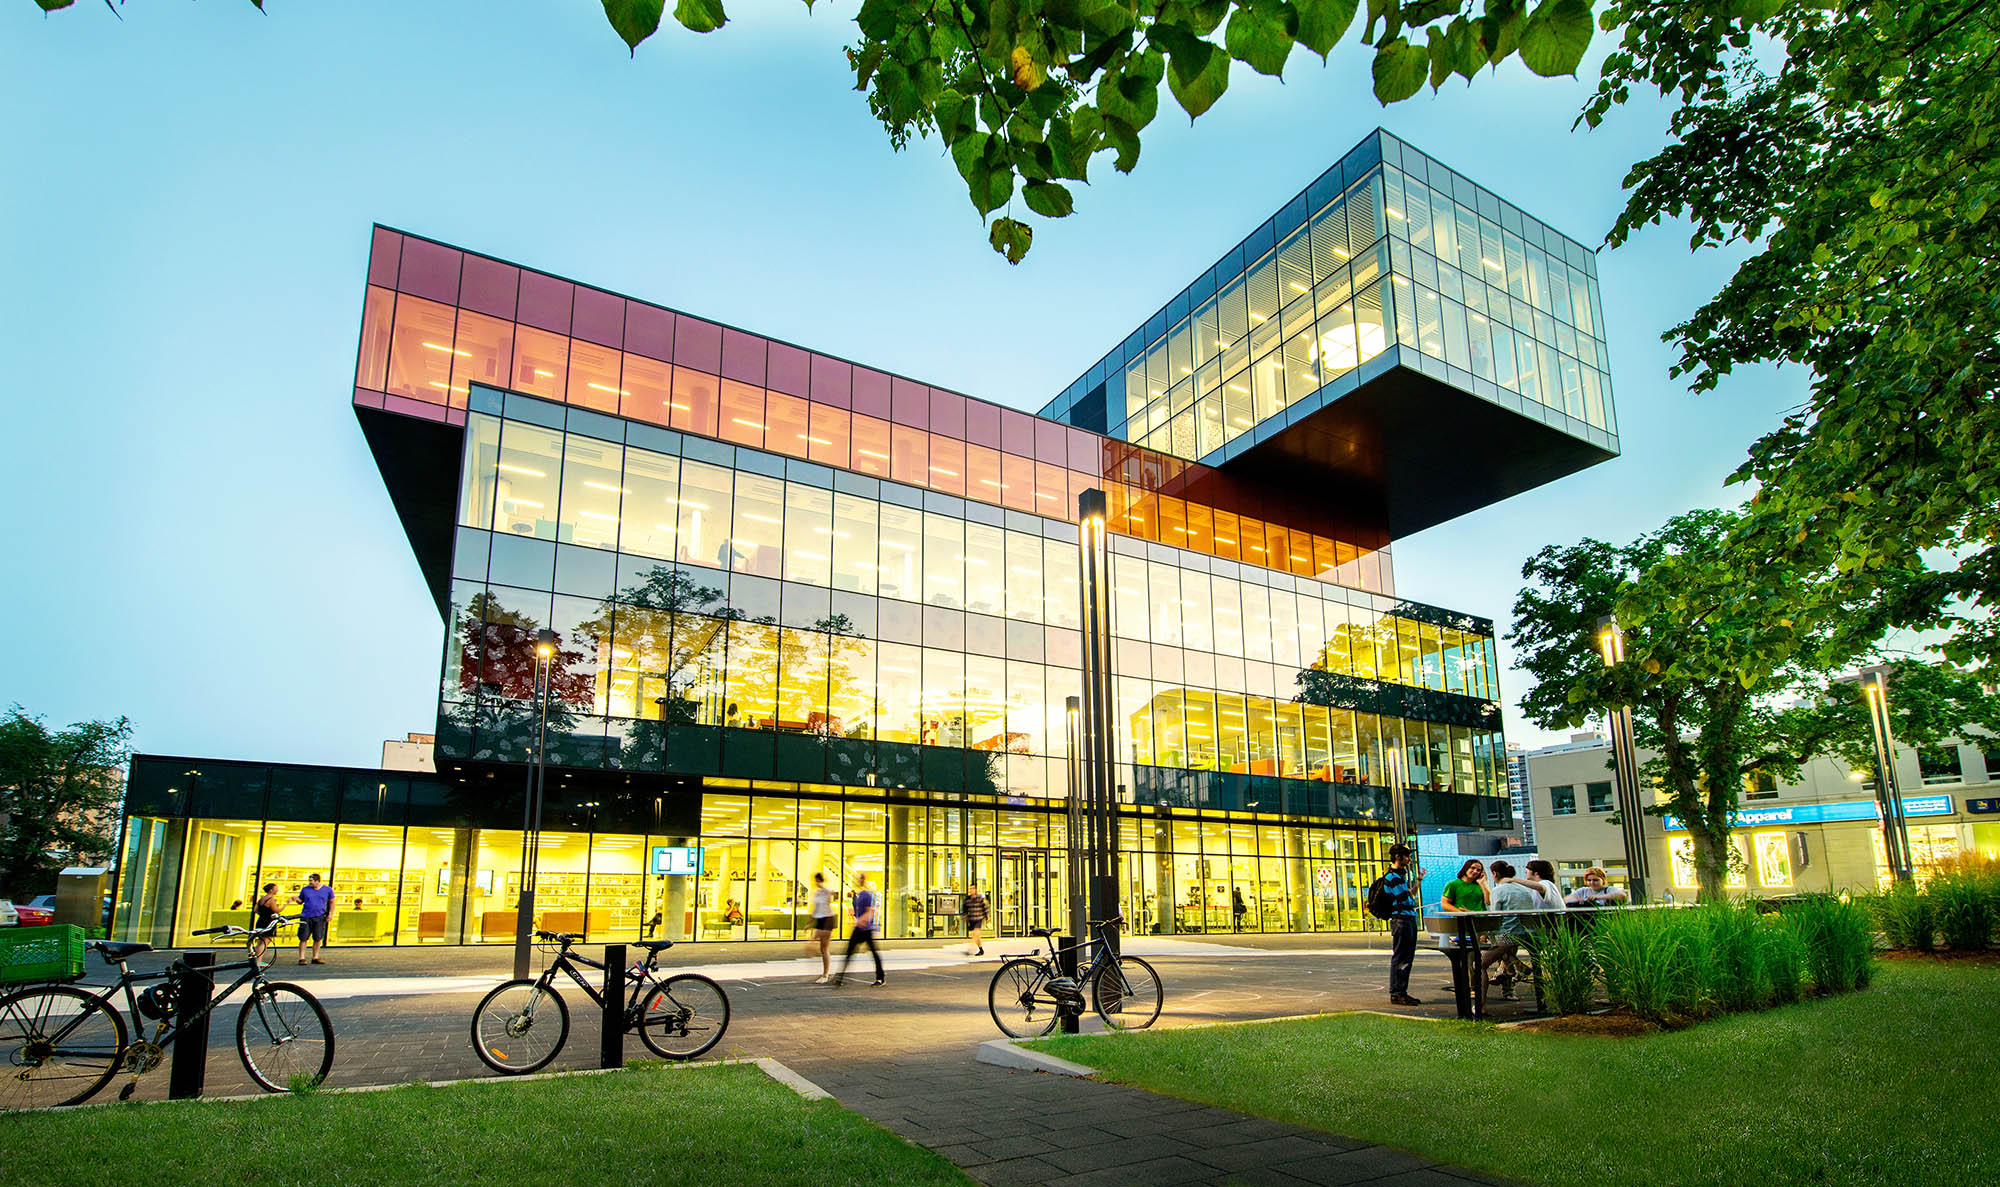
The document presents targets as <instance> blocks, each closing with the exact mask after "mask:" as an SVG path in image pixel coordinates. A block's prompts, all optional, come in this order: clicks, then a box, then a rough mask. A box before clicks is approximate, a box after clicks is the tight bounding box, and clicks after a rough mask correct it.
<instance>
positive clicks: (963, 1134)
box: [92, 936, 1486, 1187]
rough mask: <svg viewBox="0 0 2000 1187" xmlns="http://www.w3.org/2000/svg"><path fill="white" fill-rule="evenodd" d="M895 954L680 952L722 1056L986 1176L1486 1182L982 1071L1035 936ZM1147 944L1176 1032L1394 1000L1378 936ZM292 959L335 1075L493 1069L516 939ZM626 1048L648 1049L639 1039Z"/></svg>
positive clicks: (591, 1021)
mask: <svg viewBox="0 0 2000 1187" xmlns="http://www.w3.org/2000/svg"><path fill="white" fill-rule="evenodd" d="M885 947H887V948H888V951H887V952H886V954H885V955H886V957H887V960H888V962H889V972H888V984H886V985H884V986H882V987H880V988H874V987H871V986H869V985H868V984H867V981H866V978H865V977H864V978H860V979H851V980H849V982H848V983H847V985H846V987H844V988H841V989H838V990H834V989H829V988H825V987H821V986H815V985H813V984H812V983H811V981H812V978H813V977H814V976H815V975H817V973H818V962H817V961H816V960H813V961H810V962H809V961H806V960H803V959H798V955H799V953H800V951H801V948H802V946H795V945H791V944H786V945H771V944H740V945H721V944H704V945H700V946H687V947H683V948H680V949H676V950H675V951H674V952H672V953H670V954H669V956H668V957H667V959H665V960H663V962H662V963H663V964H672V965H674V966H676V967H683V968H699V969H701V970H702V971H705V972H708V973H709V974H710V975H713V976H715V977H717V978H718V979H719V980H722V981H723V983H724V985H725V988H726V989H727V991H728V993H729V996H730V1004H731V1007H732V1011H733V1015H732V1018H731V1021H730V1025H729V1031H728V1034H727V1036H726V1037H725V1039H724V1041H723V1043H722V1045H721V1047H720V1048H718V1050H717V1054H718V1055H722V1056H727V1057H758V1056H768V1057H771V1058H775V1059H778V1060H780V1061H782V1062H783V1063H785V1064H786V1065H788V1066H789V1067H791V1068H792V1069H793V1070H795V1071H797V1072H798V1073H799V1074H801V1075H803V1076H805V1077H806V1078H807V1079H809V1080H812V1081H813V1082H814V1083H816V1084H818V1085H820V1086H821V1087H823V1088H825V1089H826V1090H827V1091H829V1092H831V1093H833V1094H834V1096H835V1097H836V1098H838V1099H839V1100H840V1101H841V1103H843V1104H845V1105H846V1106H848V1107H849V1108H852V1109H854V1110H855V1111H856V1112H858V1113H860V1114H862V1115H863V1116H866V1117H868V1118H870V1119H872V1120H874V1121H876V1122H878V1123H880V1124H881V1125H883V1126H885V1127H887V1128H888V1129H890V1130H892V1131H894V1132H895V1133H898V1134H901V1135H902V1136H903V1137H905V1138H907V1139H909V1140H911V1141H914V1142H918V1143H920V1144H922V1145H925V1146H929V1147H931V1148H933V1149H936V1150H937V1151H939V1152H940V1153H942V1154H944V1155H946V1156H947V1157H949V1158H951V1159H952V1160H953V1161H954V1162H956V1163H958V1164H959V1165H960V1166H962V1167H963V1168H964V1169H965V1171H966V1173H968V1174H970V1175H971V1176H972V1177H974V1178H975V1179H978V1180H980V1181H982V1182H988V1183H1076V1184H1083V1183H1147V1184H1165V1183H1184V1182H1185V1183H1199V1182H1214V1183H1222V1182H1232V1183H1298V1182H1307V1183H1360V1182H1369V1183H1382V1184H1391V1183H1393V1184H1395V1185H1397V1187H1421V1185H1423V1184H1435V1185H1441V1187H1448V1185H1452V1184H1462V1183H1464V1182H1465V1181H1467V1180H1468V1179H1470V1180H1472V1181H1486V1180H1484V1179H1482V1178H1481V1177H1480V1176H1476V1175H1472V1174H1470V1173H1469V1172H1462V1171H1456V1170H1453V1169H1451V1168H1445V1167H1438V1166H1434V1165H1432V1164H1430V1163H1428V1162H1427V1161H1426V1160H1424V1159H1421V1158H1418V1157H1416V1156H1414V1155H1410V1154H1407V1153H1404V1152H1402V1151H1397V1150H1391V1149H1386V1148H1383V1147H1379V1146H1368V1145H1366V1144H1365V1143H1361V1142H1358V1141H1348V1140H1343V1139H1341V1138H1339V1137H1337V1136H1334V1135H1331V1134H1325V1133H1316V1132H1312V1131H1307V1130H1301V1129H1298V1128H1296V1127H1293V1126H1289V1125H1284V1124H1281V1123H1278V1122H1274V1121H1266V1120H1262V1119H1257V1118H1250V1117H1245V1116H1243V1115H1242V1114H1238V1113H1233V1112H1230V1111H1228V1110H1224V1109H1215V1108H1207V1107H1203V1106H1200V1105H1196V1104H1193V1103H1192V1102H1188V1101H1182V1100H1178V1099H1174V1098H1170V1097H1163V1096H1158V1095H1155V1094H1153V1093H1149V1092H1144V1091H1141V1090H1138V1089H1134V1088H1128V1087H1125V1086H1122V1085H1117V1084H1107V1083H1099V1082H1096V1081H1090V1080H1078V1079H1072V1078H1068V1077H1063V1076H1054V1075H1048V1074H1045V1073H1038V1072H1025V1071H1010V1070H1006V1069H1002V1068H996V1067H991V1066H988V1065H985V1064H981V1063H979V1062H977V1060H976V1058H975V1054H976V1051H977V1048H978V1045H979V1043H981V1042H982V1041H984V1040H987V1039H992V1038H998V1037H1001V1035H1000V1032H999V1030H998V1029H997V1028H996V1027H995V1026H994V1024H993V1021H992V1019H991V1017H990V1016H989V1015H988V1013H987V1009H986V990H987V984H988V982H989V981H990V979H991V977H992V974H993V970H994V968H995V967H996V964H997V960H996V957H998V956H1000V955H1002V954H1003V953H1006V952H1013V951H1021V950H1025V949H1026V948H1028V947H1029V944H1028V943H1027V942H1025V941H1018V940H1016V941H1008V942H1005V943H989V944H988V945H987V955H986V956H985V957H984V958H982V959H978V960H972V959H969V958H967V957H966V956H965V955H964V953H963V950H962V948H940V947H939V946H938V945H936V944H916V943H912V944H898V945H887V946H885ZM1129 947H1130V950H1131V951H1134V952H1136V953H1138V954H1140V955H1143V956H1145V957H1146V959H1148V960H1149V961H1151V962H1152V963H1153V964H1154V965H1155V967H1157V968H1158V969H1159V971H1160V975H1161V978H1162V980H1163V981H1164V983H1165V986H1166V1005H1165V1010H1164V1012H1163V1013H1162V1015H1161V1017H1160V1022H1159V1025H1160V1026H1188V1025H1196V1024H1201V1023H1211V1022H1218V1021H1229V1020H1246V1019H1256V1018H1271V1017H1280V1016H1284V1015H1290V1014H1302V1013H1317V1012H1324V1011H1330V1010H1343V1009H1376V1008H1380V1007H1382V1006H1383V1005H1384V1003H1385V999H1386V993H1385V991H1384V989H1383V985H1384V982H1385V978H1386V976H1387V967H1388V966H1387V952H1386V948H1385V942H1384V940H1383V939H1382V938H1381V937H1378V936H1370V937H1359V936H1286V937H1256V938H1250V937H1243V938H1235V937H1230V938H1227V940H1226V942H1216V941H1215V940H1213V939H1211V940H1204V941H1161V940H1143V939H1142V940H1135V941H1132V942H1131V943H1130V945H1129ZM586 951H590V952H592V954H593V955H594V953H595V950H594V949H586ZM225 959H227V957H225ZM862 959H863V961H864V962H865V960H866V957H865V956H864V957H863V958H862ZM292 960H293V958H292V956H291V954H290V953H289V952H286V953H281V955H280V957H279V960H278V963H277V964H275V965H274V966H273V974H274V975H275V976H278V977H282V978H287V979H294V980H299V981H302V982H307V983H309V984H310V985H311V986H312V988H313V989H314V990H315V992H317V993H319V994H320V995H321V996H322V999H323V1000H324V1002H325V1004H326V1007H327V1011H328V1013H329V1014H330V1015H331V1017H332V1019H333V1023H334V1029H335V1033H336V1036H337V1038H338V1042H339V1049H338V1055H337V1059H336V1061H335V1065H334V1073H333V1077H332V1083H333V1084H334V1085H336V1086H340V1085H360V1084H382V1083H397V1082H401V1081H407V1080H443V1079H456V1078H461V1077H472V1076H485V1075H491V1074H492V1073H491V1072H489V1071H488V1069H487V1068H486V1067H485V1065H484V1064H482V1063H480V1062H479V1060H478V1058H477V1056H475V1055H474V1054H473V1051H472V1047H471V1044H470V1041H469V1038H468V1028H469V1025H470V1021H471V1015H472V1010H473V1007H474V1005H475V1004H476V1003H477V1002H478V1000H479V996H480V994H482V993H484V992H485V990H486V989H488V988H490V987H491V986H492V985H493V984H494V983H495V982H496V981H497V980H499V979H502V978H504V977H506V976H507V975H508V974H509V972H510V970H511V953H510V951H508V950H505V949H493V948H477V949H459V948H442V949H432V950H428V951H411V950H409V949H402V950H394V951H391V950H374V951H369V950H354V949H348V950H334V951H332V952H330V953H329V954H328V961H329V963H328V964H326V965H324V966H319V967H312V966H308V967H306V968H300V967H298V966H297V965H295V964H293V963H292ZM835 962H836V967H837V966H838V953H837V952H836V956H835ZM92 963H93V965H94V966H97V962H96V961H95V959H94V958H93V961H92ZM135 963H136V962H135ZM97 967H101V966H97ZM539 967H540V966H539V963H538V964H537V968H539ZM295 974H296V975H295ZM1446 975H1447V974H1446V965H1445V962H1444V961H1443V960H1442V959H1441V958H1439V957H1436V956H1428V957H1424V958H1423V959H1420V960H1419V962H1418V966H1417V978H1416V981H1415V983H1414V988H1415V989H1416V991H1417V992H1418V993H1419V995H1420V996H1423V997H1424V999H1425V1002H1426V1004H1425V1005H1424V1006H1423V1007H1421V1008H1419V1009H1416V1010H1411V1011H1405V1012H1409V1013H1420V1014H1424V1015H1428V1016H1433V1017H1439V1018H1443V1017H1448V1016H1450V1014H1451V1006H1450V1003H1449V1000H1448V995H1447V994H1445V993H1443V992H1441V991H1440V989H1439V987H1440V985H1441V983H1442V981H1443V980H1444V979H1445V977H1446ZM92 979H95V978H94V977H93V978H92ZM565 997H566V1000H567V1001H568V1004H569V1006H570V1011H571V1018H572V1027H571V1032H570V1040H569V1043H568V1045H567V1046H566V1047H565V1048H564V1049H563V1052H562V1054H561V1055H560V1056H559V1057H558V1058H557V1060H556V1061H555V1063H553V1064H552V1065H551V1067H550V1070H561V1069H564V1068H584V1067H592V1066H595V1063H596V1059H597V1053H598V1035H599V1029H598V1019H597V1015H596V1012H595V1011H594V1009H593V1008H592V1007H591V1006H590V1003H589V1002H588V1001H586V1000H584V999H583V997H582V995H581V994H580V993H576V992H574V991H571V992H569V993H567V994H565ZM235 1014H236V1009H235V1006H234V1004H228V1005H225V1006H224V1007H223V1009H222V1011H221V1012H220V1015H219V1019H218V1023H217V1025H215V1026H214V1027H213V1028H212V1031H211V1036H210V1037H211V1058H210V1063H209V1079H208V1085H209V1091H210V1092H211V1093H212V1094H216V1095H221V1094H228V1093H237V1092H248V1091H251V1090H252V1089H251V1087H250V1085H249V1083H248V1080H247V1078H246V1077H245V1076H244V1074H243V1071H242V1068H241V1066H240V1065H239V1064H238V1063H237V1062H236V1058H235V1052H234V1050H233V1047H232V1046H231V1043H232V1042H233V1038H232V1035H233V1029H234V1025H235ZM627 1054H628V1055H629V1056H635V1057H649V1053H648V1052H646V1051H645V1049H644V1047H643V1046H642V1045H641V1044H640V1043H639V1042H638V1040H637V1038H636V1037H632V1038H629V1039H628V1041H627ZM166 1087H167V1078H166V1075H165V1073H164V1071H161V1072H159V1073H155V1074H154V1075H151V1076H148V1077H147V1078H146V1082H145V1083H144V1084H143V1086H142V1088H141V1091H140V1093H139V1095H140V1096H141V1097H146V1098H157V1097H162V1096H164V1095H165V1093H166ZM113 1091H115V1087H114V1088H113V1089H107V1091H106V1094H105V1095H106V1097H107V1098H108V1097H109V1095H110V1094H111V1092H113Z"/></svg>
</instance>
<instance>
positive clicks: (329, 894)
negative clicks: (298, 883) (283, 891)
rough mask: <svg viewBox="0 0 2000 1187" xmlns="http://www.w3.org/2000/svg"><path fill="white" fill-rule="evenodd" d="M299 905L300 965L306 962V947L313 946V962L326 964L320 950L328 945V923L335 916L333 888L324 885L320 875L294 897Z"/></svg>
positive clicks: (313, 876) (308, 882)
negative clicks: (321, 957)
mask: <svg viewBox="0 0 2000 1187" xmlns="http://www.w3.org/2000/svg"><path fill="white" fill-rule="evenodd" d="M292 901H293V902H295V903H297V904H299V963H300V964H304V963H305V962H306V945H308V944H311V945H312V962H313V963H314V964H325V963H326V962H325V961H323V960H321V959H320V958H319V950H320V948H321V947H322V946H324V945H325V944H326V921H327V917H328V916H330V915H332V914H333V887H331V886H327V885H323V884H322V883H321V882H320V880H319V875H318V874H314V875H312V876H311V877H309V878H307V879H306V884H305V885H304V886H302V887H300V888H299V892H298V893H297V894H295V895H293V896H292Z"/></svg>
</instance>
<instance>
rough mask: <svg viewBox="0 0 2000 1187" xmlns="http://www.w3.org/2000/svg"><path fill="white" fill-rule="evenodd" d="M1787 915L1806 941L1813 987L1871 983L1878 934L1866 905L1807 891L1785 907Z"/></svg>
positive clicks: (1826, 989) (1829, 989)
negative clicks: (1875, 941) (1807, 892)
mask: <svg viewBox="0 0 2000 1187" xmlns="http://www.w3.org/2000/svg"><path fill="white" fill-rule="evenodd" d="M1785 917H1786V921H1787V922H1788V923H1790V924H1791V925H1792V926H1793V927H1795V928H1797V929H1798V933H1799V939H1800V940H1801V941H1802V942H1803V943H1804V945H1805V964H1806V969H1807V970H1808V971H1809V972H1810V973H1811V974H1812V982H1813V988H1814V989H1816V990H1818V991H1819V992H1821V993H1845V992H1846V991H1848V990H1850V989H1859V988H1862V987H1863V986H1865V985H1867V984H1868V982H1869V980H1870V978H1871V977H1872V976H1873V975H1874V972H1875V946H1874V940H1875V934H1874V926H1873V920H1872V919H1871V918H1870V912H1869V910H1868V909H1867V908H1866V907H1863V906H1862V905H1861V904H1860V903H1853V902H1842V901H1841V900H1839V899H1837V898H1835V897H1833V896H1832V895H1830V894H1806V895H1800V896H1799V898H1798V901H1797V902H1795V903H1793V904H1792V905H1791V906H1790V907H1789V908H1787V909H1786V911H1785Z"/></svg>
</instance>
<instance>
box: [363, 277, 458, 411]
mask: <svg viewBox="0 0 2000 1187" xmlns="http://www.w3.org/2000/svg"><path fill="white" fill-rule="evenodd" d="M457 314H458V311H457V310H455V309H453V308H452V307H451V306H449V305H441V304H439V303H438V302H436V301H426V300H424V299H423V298H422V297H413V296H411V295H410V294H408V293H404V294H402V295H401V296H399V297H397V298H396V329H395V334H394V336H393V337H391V338H390V340H389V383H388V385H387V386H386V387H384V388H383V389H382V390H384V391H386V392H388V393H389V394H390V395H395V396H408V397H410V398H412V399H417V400H431V401H434V402H436V403H439V404H443V403H445V393H446V392H447V391H448V390H449V389H450V386H451V359H452V354H451V336H452V329H453V323H454V322H455V321H456V320H457Z"/></svg>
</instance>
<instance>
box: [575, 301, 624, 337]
mask: <svg viewBox="0 0 2000 1187" xmlns="http://www.w3.org/2000/svg"><path fill="white" fill-rule="evenodd" d="M569 332H570V335H571V336H572V337H576V338H586V339H588V340H590V341H592V342H595V343H597V344H598V345H600V346H612V347H619V346H623V345H625V298H623V297H614V296H612V295H611V294H610V293H606V292H600V291H598V290H597V289H591V288H579V289H577V290H576V302H575V305H574V306H573V308H572V311H571V313H570V328H569Z"/></svg>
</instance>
